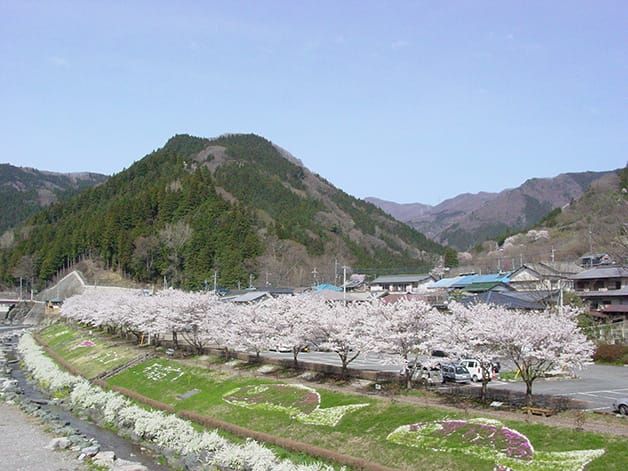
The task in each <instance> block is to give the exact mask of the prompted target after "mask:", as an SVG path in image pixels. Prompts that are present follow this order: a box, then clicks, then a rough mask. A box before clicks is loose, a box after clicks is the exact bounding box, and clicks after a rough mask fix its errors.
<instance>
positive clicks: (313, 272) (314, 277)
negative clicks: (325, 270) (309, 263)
mask: <svg viewBox="0 0 628 471" xmlns="http://www.w3.org/2000/svg"><path fill="white" fill-rule="evenodd" d="M317 275H318V272H317V271H316V267H314V270H312V278H313V279H314V286H316V285H318V276H317Z"/></svg>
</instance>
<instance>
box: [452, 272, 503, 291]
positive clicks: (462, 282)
mask: <svg viewBox="0 0 628 471" xmlns="http://www.w3.org/2000/svg"><path fill="white" fill-rule="evenodd" d="M509 275H510V273H491V274H489V275H467V276H463V277H460V279H458V280H457V281H456V282H455V283H453V284H452V285H451V287H452V288H464V287H465V286H467V285H470V284H472V283H509V282H510V279H509V278H508V276H509Z"/></svg>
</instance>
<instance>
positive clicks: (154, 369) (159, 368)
mask: <svg viewBox="0 0 628 471" xmlns="http://www.w3.org/2000/svg"><path fill="white" fill-rule="evenodd" d="M142 373H143V375H144V377H145V378H146V379H150V380H151V381H161V380H163V379H164V378H166V377H167V376H170V375H174V377H173V378H171V379H170V382H174V381H176V380H178V379H179V378H180V377H181V376H183V370H182V369H181V368H176V367H174V366H169V365H161V364H159V363H153V364H152V365H150V366H147V367H146V368H144V369H143V370H142Z"/></svg>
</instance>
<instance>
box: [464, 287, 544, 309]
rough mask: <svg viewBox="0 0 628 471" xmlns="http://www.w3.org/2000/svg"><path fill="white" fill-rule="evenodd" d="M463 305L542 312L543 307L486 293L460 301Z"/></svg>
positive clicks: (514, 298)
mask: <svg viewBox="0 0 628 471" xmlns="http://www.w3.org/2000/svg"><path fill="white" fill-rule="evenodd" d="M462 303H463V304H466V305H469V304H494V305H496V306H502V307H505V308H507V309H535V310H542V309H544V308H545V306H544V305H543V304H541V303H539V302H535V301H528V300H524V299H519V298H517V297H513V296H510V295H509V293H500V292H498V291H487V292H486V293H481V294H478V295H475V296H470V297H468V298H465V299H464V300H463V301H462Z"/></svg>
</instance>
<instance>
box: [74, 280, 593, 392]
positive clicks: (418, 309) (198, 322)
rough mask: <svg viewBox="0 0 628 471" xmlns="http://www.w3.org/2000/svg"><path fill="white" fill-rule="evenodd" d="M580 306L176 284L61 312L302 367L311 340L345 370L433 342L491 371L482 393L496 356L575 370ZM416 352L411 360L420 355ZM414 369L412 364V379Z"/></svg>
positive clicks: (586, 345) (102, 294) (89, 300)
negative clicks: (270, 292) (267, 293)
mask: <svg viewBox="0 0 628 471" xmlns="http://www.w3.org/2000/svg"><path fill="white" fill-rule="evenodd" d="M578 314H579V312H578V311H577V310H575V309H573V308H562V309H553V310H550V309H548V310H545V311H542V312H520V311H514V310H508V309H503V308H501V307H497V306H490V305H483V304H479V305H473V306H465V305H463V304H459V303H452V304H451V305H450V306H449V310H448V311H447V312H439V311H437V310H435V309H433V308H432V307H430V306H429V305H428V304H426V303H423V302H417V301H406V300H402V301H399V302H396V303H389V304H386V303H382V302H379V301H373V302H370V303H355V304H347V305H344V304H343V303H329V302H326V301H324V300H322V299H320V298H318V297H316V296H313V295H302V296H294V297H292V296H289V297H288V296H286V297H279V298H275V299H272V298H270V299H267V300H265V301H263V302H260V303H256V304H234V303H228V302H224V301H222V300H221V299H220V298H218V297H216V296H214V295H212V294H206V293H190V292H183V291H177V290H168V291H162V292H159V293H157V294H155V295H154V296H143V295H142V294H141V293H138V292H135V291H130V290H116V289H106V290H105V289H88V290H86V291H85V293H83V294H81V295H78V296H73V297H71V298H69V299H68V300H66V302H65V304H64V306H63V310H62V315H63V316H65V317H66V318H68V319H70V320H72V321H75V322H79V323H82V324H85V325H88V326H92V327H102V328H106V329H108V330H109V331H111V332H117V333H132V334H134V335H135V336H137V338H138V341H139V340H140V339H143V338H144V337H145V336H147V335H149V336H152V337H153V338H159V337H160V336H164V335H169V336H170V335H171V336H172V339H173V341H174V342H175V345H177V343H178V342H180V341H181V340H183V341H185V342H186V343H187V344H189V345H191V346H192V347H194V348H195V349H196V350H197V351H198V352H202V351H203V349H204V348H205V347H208V346H219V347H221V348H224V349H225V350H226V351H227V352H228V351H229V350H238V351H247V352H253V353H256V354H257V355H258V356H259V353H260V352H263V351H265V350H268V349H270V348H274V347H277V346H289V347H290V348H291V349H292V352H293V359H294V364H295V367H296V366H297V360H298V355H299V352H301V351H302V350H303V347H305V346H306V345H309V344H311V343H315V344H317V345H318V346H319V347H320V348H321V349H324V350H329V351H333V352H336V353H337V354H338V357H339V359H340V361H341V364H342V372H343V375H345V374H346V373H347V368H348V366H349V364H350V363H351V362H352V361H353V360H355V359H356V358H357V357H358V356H359V355H361V354H365V353H372V354H377V355H379V356H380V357H381V359H382V361H388V362H396V363H402V362H406V363H405V364H408V362H409V364H410V365H413V366H412V368H417V367H418V365H419V361H417V356H419V355H424V354H426V353H429V352H430V351H431V350H432V349H441V350H445V351H448V352H450V353H451V354H453V356H467V357H472V358H475V359H477V360H479V362H480V363H481V365H482V367H483V370H484V373H485V374H483V378H482V383H483V387H482V394H483V396H484V394H485V393H486V385H487V383H488V381H489V378H490V374H489V372H490V368H491V367H490V365H491V363H490V362H491V360H493V359H495V358H497V357H499V358H504V359H508V360H511V361H512V362H514V364H515V365H516V366H517V368H518V369H519V372H520V374H521V377H522V379H523V380H524V381H525V383H526V386H527V395H528V399H529V398H530V396H531V394H532V383H533V382H534V380H535V379H536V378H538V377H540V376H543V375H544V374H545V373H547V372H548V371H550V370H555V369H561V370H575V369H578V368H580V367H581V366H582V365H583V364H584V363H585V362H587V361H589V360H590V358H591V355H592V353H593V349H594V346H593V344H592V343H591V342H590V341H588V340H587V338H586V337H585V336H584V334H583V333H582V332H581V331H580V329H579V328H578V325H577V320H576V317H577V315H578ZM413 360H414V361H413ZM413 374H414V371H413V370H412V369H410V370H408V371H406V377H407V380H408V386H410V385H411V384H410V381H411V378H412V376H413Z"/></svg>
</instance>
